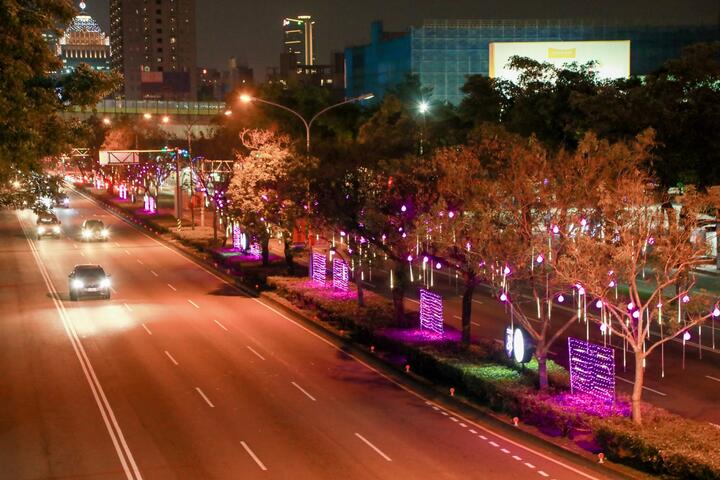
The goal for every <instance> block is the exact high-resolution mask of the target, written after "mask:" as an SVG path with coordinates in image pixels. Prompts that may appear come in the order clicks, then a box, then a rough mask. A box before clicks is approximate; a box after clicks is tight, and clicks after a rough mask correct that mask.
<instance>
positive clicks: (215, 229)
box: [213, 206, 218, 245]
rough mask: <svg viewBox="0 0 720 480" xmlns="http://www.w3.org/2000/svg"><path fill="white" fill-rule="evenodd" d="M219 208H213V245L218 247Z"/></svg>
mask: <svg viewBox="0 0 720 480" xmlns="http://www.w3.org/2000/svg"><path fill="white" fill-rule="evenodd" d="M217 227H218V221H217V206H216V207H215V208H213V245H217Z"/></svg>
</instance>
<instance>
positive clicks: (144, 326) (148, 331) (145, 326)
mask: <svg viewBox="0 0 720 480" xmlns="http://www.w3.org/2000/svg"><path fill="white" fill-rule="evenodd" d="M141 325H142V327H143V328H144V329H145V331H146V332H147V334H148V335H152V332H151V331H150V329H149V328H148V327H147V325H145V324H144V323H143V324H141Z"/></svg>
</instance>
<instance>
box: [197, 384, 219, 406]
mask: <svg viewBox="0 0 720 480" xmlns="http://www.w3.org/2000/svg"><path fill="white" fill-rule="evenodd" d="M195 390H197V392H198V393H199V394H200V396H201V397H203V400H205V402H206V403H207V404H208V405H210V408H215V405H213V403H212V402H211V401H210V399H209V398H208V397H207V396H205V394H204V393H203V391H202V390H200V387H195Z"/></svg>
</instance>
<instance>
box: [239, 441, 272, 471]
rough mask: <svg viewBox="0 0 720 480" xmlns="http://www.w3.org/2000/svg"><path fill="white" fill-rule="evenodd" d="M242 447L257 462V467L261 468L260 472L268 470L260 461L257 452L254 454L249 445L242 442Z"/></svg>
mask: <svg viewBox="0 0 720 480" xmlns="http://www.w3.org/2000/svg"><path fill="white" fill-rule="evenodd" d="M240 445H242V446H243V448H244V449H245V451H246V452H247V454H248V455H250V457H251V458H252V459H253V460H255V463H257V466H258V467H260V470H263V471H265V470H267V467H266V466H265V464H264V463H263V462H261V461H260V459H259V458H258V456H257V455H255V452H253V451H252V450H250V447H248V444H247V443H245V442H243V441H242V440H241V441H240Z"/></svg>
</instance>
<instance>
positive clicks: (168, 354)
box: [165, 350, 180, 366]
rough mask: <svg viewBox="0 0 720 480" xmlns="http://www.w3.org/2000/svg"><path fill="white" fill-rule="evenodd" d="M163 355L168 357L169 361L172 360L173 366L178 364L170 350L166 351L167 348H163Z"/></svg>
mask: <svg viewBox="0 0 720 480" xmlns="http://www.w3.org/2000/svg"><path fill="white" fill-rule="evenodd" d="M165 355H167V356H168V358H169V359H170V361H171V362H173V363H174V364H175V366H177V365H180V364H179V363H178V362H177V360H175V359H174V358H173V356H172V355H170V352H168V351H167V350H165Z"/></svg>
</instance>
